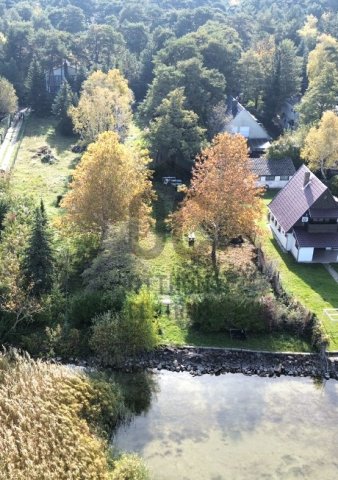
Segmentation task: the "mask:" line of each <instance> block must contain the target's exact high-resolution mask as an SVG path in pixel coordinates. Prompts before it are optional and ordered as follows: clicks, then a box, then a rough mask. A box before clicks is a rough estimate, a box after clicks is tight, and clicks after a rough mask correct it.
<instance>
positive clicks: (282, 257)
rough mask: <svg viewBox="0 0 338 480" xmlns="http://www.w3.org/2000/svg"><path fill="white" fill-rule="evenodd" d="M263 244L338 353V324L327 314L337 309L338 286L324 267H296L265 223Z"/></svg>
mask: <svg viewBox="0 0 338 480" xmlns="http://www.w3.org/2000/svg"><path fill="white" fill-rule="evenodd" d="M270 193H271V192H270V191H268V192H267V194H266V195H269V196H270ZM270 200H271V198H270V199H269V201H270ZM266 203H268V202H266ZM262 242H263V250H264V252H265V253H266V255H267V256H268V257H269V258H270V260H273V261H274V262H275V263H276V267H277V269H278V270H279V272H280V276H281V281H282V284H283V287H284V289H285V290H286V291H287V292H288V293H289V294H290V295H292V296H293V297H294V298H296V299H297V300H299V301H300V302H301V303H302V304H303V305H304V306H305V307H306V308H308V309H309V310H310V311H312V312H314V313H315V314H316V315H317V316H318V318H319V319H320V320H321V321H322V323H323V326H324V329H325V331H326V332H327V334H328V335H329V338H330V345H329V350H338V322H332V321H330V319H329V317H328V316H327V315H326V314H325V312H324V310H325V309H327V308H338V284H337V283H336V282H335V281H334V280H333V278H332V277H331V275H330V274H329V273H328V272H327V270H326V269H325V268H324V266H323V265H321V264H301V263H297V262H296V261H295V260H294V258H293V257H292V255H291V254H290V253H284V252H282V251H281V249H280V248H279V246H278V244H277V242H276V240H275V239H274V238H273V236H272V234H271V231H270V229H269V228H268V225H267V224H266V222H265V229H264V231H263V234H262Z"/></svg>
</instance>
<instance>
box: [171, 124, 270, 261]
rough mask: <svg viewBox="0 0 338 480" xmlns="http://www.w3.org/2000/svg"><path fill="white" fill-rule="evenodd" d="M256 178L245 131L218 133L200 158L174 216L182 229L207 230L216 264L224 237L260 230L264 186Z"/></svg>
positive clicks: (229, 237)
mask: <svg viewBox="0 0 338 480" xmlns="http://www.w3.org/2000/svg"><path fill="white" fill-rule="evenodd" d="M256 180H257V177H256V176H255V175H254V174H253V173H252V166H251V161H250V159H249V157H248V147H247V143H246V140H245V138H244V137H243V136H242V135H230V134H228V133H223V134H220V135H217V136H216V137H215V138H214V140H213V142H212V144H211V146H210V147H208V148H206V149H205V150H203V152H202V153H201V155H200V157H199V158H197V160H196V164H195V167H194V170H193V177H192V181H191V186H190V188H189V189H188V192H187V195H186V198H185V199H184V200H183V202H182V204H181V208H180V210H178V211H177V212H176V213H175V214H174V216H173V220H174V224H175V225H176V226H177V227H178V228H179V229H180V230H181V231H182V230H183V231H186V232H189V231H191V230H195V229H198V230H201V231H204V232H205V233H206V234H207V236H208V238H209V239H210V242H211V245H212V248H211V258H212V261H213V264H214V266H215V267H216V266H217V249H218V247H219V243H220V241H221V240H222V239H225V240H226V239H228V240H229V239H231V238H233V237H236V236H238V235H246V236H251V235H253V234H254V233H255V231H256V230H257V223H258V221H259V219H260V218H261V211H262V210H261V207H262V202H261V199H260V195H261V193H262V190H261V189H259V188H257V186H256Z"/></svg>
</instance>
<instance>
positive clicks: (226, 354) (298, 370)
mask: <svg viewBox="0 0 338 480" xmlns="http://www.w3.org/2000/svg"><path fill="white" fill-rule="evenodd" d="M119 369H120V370H122V371H125V372H131V371H133V370H135V369H152V370H156V371H161V370H169V371H172V372H189V373H190V374H191V375H193V376H200V375H205V374H209V375H210V374H211V375H221V374H224V373H242V374H244V375H259V376H261V377H275V376H281V375H287V376H294V377H297V376H299V377H323V378H326V379H329V378H334V379H336V380H338V357H337V358H335V357H327V356H322V355H319V354H306V353H304V354H302V353H299V354H294V353H272V352H254V351H248V350H226V349H216V348H196V347H185V348H183V347H182V348H177V347H163V348H160V349H157V350H156V351H155V352H152V353H148V354H143V355H142V356H140V357H137V358H134V359H129V360H126V361H125V362H124V363H123V365H121V366H120V368H119Z"/></svg>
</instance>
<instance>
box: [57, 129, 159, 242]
mask: <svg viewBox="0 0 338 480" xmlns="http://www.w3.org/2000/svg"><path fill="white" fill-rule="evenodd" d="M149 161H150V159H149V158H148V155H147V152H146V151H141V150H140V149H138V148H137V147H134V148H132V147H128V146H126V145H124V144H122V143H120V141H119V137H118V135H117V133H115V132H105V133H102V134H101V135H99V137H98V140H97V141H96V142H95V143H92V144H91V145H89V147H88V150H87V151H86V153H85V154H84V155H83V157H82V159H81V162H80V163H79V165H78V166H77V167H76V169H75V172H74V174H73V180H72V182H71V184H70V189H69V191H68V193H67V194H66V195H65V197H64V199H63V201H62V203H61V207H63V208H65V209H66V215H65V216H64V217H63V218H62V221H63V223H64V224H65V225H68V226H69V225H74V227H76V228H77V229H78V230H79V231H82V232H85V233H99V234H100V235H101V238H103V236H104V235H105V233H106V231H107V230H108V228H109V226H110V225H111V224H115V223H117V222H120V221H126V220H131V219H133V218H134V217H135V218H137V219H141V220H142V219H147V218H148V214H149V212H150V206H149V205H150V200H151V198H152V189H151V180H150V178H151V172H150V170H149V169H148V168H147V164H148V163H149Z"/></svg>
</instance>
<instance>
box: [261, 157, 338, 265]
mask: <svg viewBox="0 0 338 480" xmlns="http://www.w3.org/2000/svg"><path fill="white" fill-rule="evenodd" d="M268 208H269V216H268V218H269V224H270V228H271V231H272V233H273V235H274V237H275V239H276V240H277V242H278V244H279V245H280V247H281V248H282V249H283V250H286V251H290V252H291V253H292V255H293V256H294V258H295V259H296V261H297V262H304V263H337V262H338V203H337V202H336V200H335V198H334V197H333V195H332V193H331V192H330V191H329V189H328V187H327V186H326V185H324V183H323V182H321V181H320V180H319V179H318V178H317V177H316V176H315V175H314V174H313V173H312V172H311V171H310V170H309V169H308V168H307V167H306V166H305V165H303V166H302V167H301V168H300V169H299V170H298V171H297V172H296V174H295V175H294V176H293V177H292V178H291V180H290V181H289V182H288V183H287V184H286V186H285V187H284V188H283V189H282V190H281V191H280V192H279V193H278V194H277V195H276V197H275V198H274V199H273V200H272V202H271V203H270V204H269V207H268Z"/></svg>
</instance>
